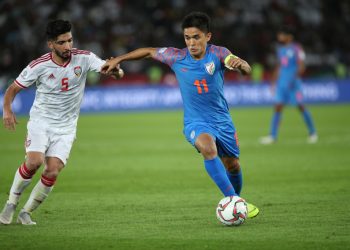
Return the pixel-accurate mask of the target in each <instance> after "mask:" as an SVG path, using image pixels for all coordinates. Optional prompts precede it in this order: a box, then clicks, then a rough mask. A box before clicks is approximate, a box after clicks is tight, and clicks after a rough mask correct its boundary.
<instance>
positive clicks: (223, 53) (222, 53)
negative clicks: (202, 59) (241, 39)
mask: <svg viewBox="0 0 350 250" xmlns="http://www.w3.org/2000/svg"><path fill="white" fill-rule="evenodd" d="M210 51H211V53H213V54H215V55H216V56H217V58H218V59H219V60H220V62H221V63H222V64H224V63H225V59H226V57H228V56H229V55H231V54H232V53H231V51H230V50H228V49H227V48H225V47H220V46H215V45H212V46H211V47H210Z"/></svg>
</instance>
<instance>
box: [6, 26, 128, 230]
mask: <svg viewBox="0 0 350 250" xmlns="http://www.w3.org/2000/svg"><path fill="white" fill-rule="evenodd" d="M46 35H47V41H48V42H47V44H48V47H49V48H50V50H51V52H50V53H47V54H45V55H43V56H41V57H39V58H38V59H36V60H34V61H32V62H31V63H30V64H29V65H28V66H27V67H26V68H25V69H24V70H23V71H22V73H21V74H20V75H19V76H18V77H17V79H16V80H15V81H14V82H13V83H12V85H10V86H9V87H8V89H7V91H6V93H5V95H4V104H3V105H4V106H3V122H4V126H5V127H6V128H7V129H9V130H14V129H15V125H16V124H17V121H16V117H15V114H14V113H13V112H12V109H11V103H12V101H13V100H14V98H15V96H16V95H17V94H18V92H20V91H21V90H22V89H26V88H28V87H29V86H30V85H32V84H34V83H35V84H36V88H37V90H36V95H35V100H34V103H33V106H32V108H31V110H30V118H29V121H28V124H27V129H28V130H27V138H26V141H25V149H26V158H25V161H24V162H23V163H22V165H21V166H20V167H19V168H18V170H17V171H16V174H15V177H14V180H13V184H12V186H11V190H10V194H9V197H8V200H7V202H6V204H5V207H4V209H3V211H2V213H1V214H0V223H2V224H10V223H11V222H12V219H13V215H14V212H15V210H16V207H17V204H18V201H19V198H20V196H21V194H22V192H23V191H24V189H25V188H26V187H27V186H28V185H29V184H30V182H31V181H32V177H33V175H34V174H35V172H36V171H37V170H38V169H39V167H40V166H41V165H42V164H44V165H45V167H44V170H43V172H42V175H41V179H40V180H39V181H38V183H37V184H36V185H35V187H34V188H33V190H32V192H31V194H30V197H29V199H28V201H27V202H26V204H25V205H24V207H23V209H22V210H21V211H20V213H19V215H18V219H17V222H18V223H21V224H24V225H35V224H36V223H35V222H34V221H32V219H31V216H30V215H31V212H33V211H34V210H35V209H36V208H37V207H38V206H39V205H40V204H41V203H42V202H43V201H44V200H45V198H46V197H47V196H48V195H49V193H50V192H51V190H52V188H53V186H54V184H55V182H56V178H57V176H58V174H59V173H60V171H61V170H62V169H63V167H64V166H65V165H66V162H67V159H68V156H69V153H70V150H71V147H72V144H73V142H74V140H75V135H76V127H77V122H78V116H79V111H80V104H81V102H82V98H83V94H84V88H85V81H86V76H87V73H88V71H96V72H100V69H101V66H102V65H103V64H104V63H105V61H104V60H101V59H100V58H99V57H97V56H96V55H94V54H93V53H91V52H89V51H85V50H77V49H74V48H72V46H73V37H72V33H71V24H70V23H69V22H68V21H64V20H55V21H51V22H49V23H48V25H47V28H46ZM111 74H113V75H114V77H120V76H122V71H121V70H120V69H119V70H117V71H113V72H112V73H111Z"/></svg>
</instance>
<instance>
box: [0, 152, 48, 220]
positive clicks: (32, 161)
mask: <svg viewBox="0 0 350 250" xmlns="http://www.w3.org/2000/svg"><path fill="white" fill-rule="evenodd" d="M43 161H44V154H43V153H40V152H28V153H27V156H26V160H25V162H24V163H23V164H22V165H21V166H20V167H19V168H18V169H17V171H16V174H15V177H14V179H13V183H12V186H11V189H10V193H9V197H8V200H7V202H6V204H5V207H4V209H3V211H2V212H1V214H0V223H2V224H10V223H11V222H12V219H13V214H14V212H15V210H16V207H17V204H18V201H19V198H20V196H21V194H22V193H23V191H24V189H25V188H26V187H28V185H29V184H30V183H31V181H32V177H33V175H34V174H35V172H36V171H37V169H38V168H39V167H40V166H41V164H42V163H43Z"/></svg>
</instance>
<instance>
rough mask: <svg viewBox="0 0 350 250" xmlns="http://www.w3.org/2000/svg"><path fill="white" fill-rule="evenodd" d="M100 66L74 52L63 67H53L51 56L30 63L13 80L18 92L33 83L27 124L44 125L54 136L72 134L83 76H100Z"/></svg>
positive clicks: (86, 55)
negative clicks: (48, 127)
mask: <svg viewBox="0 0 350 250" xmlns="http://www.w3.org/2000/svg"><path fill="white" fill-rule="evenodd" d="M104 63H105V61H104V60H101V59H100V58H99V57H97V56H96V55H95V54H93V53H92V52H89V51H85V50H77V49H73V50H72V52H71V58H70V60H69V61H68V62H66V63H65V64H64V65H58V64H56V63H55V62H54V61H53V60H52V54H51V53H47V54H45V55H43V56H41V57H39V58H38V59H36V60H34V61H32V62H31V63H30V64H29V65H28V66H27V67H26V68H25V69H24V70H23V71H22V73H21V74H20V75H19V76H18V77H17V79H16V80H15V83H16V84H17V85H18V86H20V87H22V88H27V87H29V86H30V85H32V84H33V83H36V87H37V90H36V95H35V100H34V103H33V106H32V108H31V110H30V120H34V121H39V122H41V123H45V124H47V125H49V126H50V128H52V129H55V130H56V131H57V132H62V133H71V132H75V130H76V126H77V122H78V116H79V111H80V105H81V102H82V99H83V94H84V88H85V81H86V77H87V73H88V72H89V71H95V72H100V70H101V66H102V65H103V64H104Z"/></svg>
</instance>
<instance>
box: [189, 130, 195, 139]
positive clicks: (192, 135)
mask: <svg viewBox="0 0 350 250" xmlns="http://www.w3.org/2000/svg"><path fill="white" fill-rule="evenodd" d="M195 136H196V131H194V130H192V131H191V134H190V137H191V139H194V137H195Z"/></svg>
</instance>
